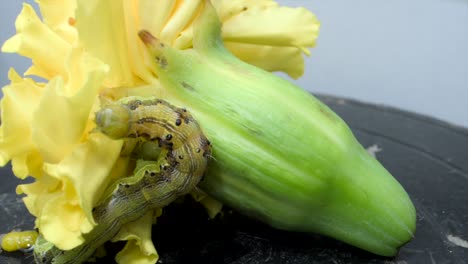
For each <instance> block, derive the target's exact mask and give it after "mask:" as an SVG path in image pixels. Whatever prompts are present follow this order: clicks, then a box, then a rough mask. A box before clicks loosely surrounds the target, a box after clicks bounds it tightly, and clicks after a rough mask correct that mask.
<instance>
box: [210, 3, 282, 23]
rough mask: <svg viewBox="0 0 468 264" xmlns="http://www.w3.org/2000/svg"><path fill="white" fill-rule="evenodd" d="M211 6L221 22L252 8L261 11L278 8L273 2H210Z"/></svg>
mask: <svg viewBox="0 0 468 264" xmlns="http://www.w3.org/2000/svg"><path fill="white" fill-rule="evenodd" d="M211 4H212V5H213V6H214V8H215V9H216V13H217V14H218V17H219V19H220V20H221V22H224V21H226V20H228V19H229V18H231V17H233V16H235V15H237V14H239V13H240V12H243V11H246V10H248V9H250V8H252V7H256V8H262V9H263V8H267V7H272V6H278V4H277V3H276V2H275V1H273V0H255V1H252V0H211Z"/></svg>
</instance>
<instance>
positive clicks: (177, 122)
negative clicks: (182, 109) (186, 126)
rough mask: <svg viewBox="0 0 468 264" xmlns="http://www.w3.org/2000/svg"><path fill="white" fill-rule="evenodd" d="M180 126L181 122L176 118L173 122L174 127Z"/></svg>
mask: <svg viewBox="0 0 468 264" xmlns="http://www.w3.org/2000/svg"><path fill="white" fill-rule="evenodd" d="M180 124H182V120H180V118H177V119H176V121H175V125H176V126H180Z"/></svg>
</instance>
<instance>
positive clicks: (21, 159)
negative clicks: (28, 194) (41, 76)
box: [0, 69, 43, 179]
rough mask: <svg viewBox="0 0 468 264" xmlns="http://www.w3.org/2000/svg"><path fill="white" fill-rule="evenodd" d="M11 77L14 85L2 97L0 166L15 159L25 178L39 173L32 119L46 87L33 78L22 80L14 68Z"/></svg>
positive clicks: (20, 174)
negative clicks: (32, 135) (33, 140)
mask: <svg viewBox="0 0 468 264" xmlns="http://www.w3.org/2000/svg"><path fill="white" fill-rule="evenodd" d="M8 76H9V79H10V80H11V84H10V85H7V86H5V87H4V88H3V98H2V100H1V109H2V111H1V120H2V123H1V127H0V133H1V137H0V165H1V166H4V165H5V164H6V163H7V162H8V161H10V160H13V171H14V173H15V175H16V176H17V177H19V178H22V179H24V178H25V177H27V176H28V175H29V174H34V175H37V160H38V159H40V157H38V152H37V148H36V146H35V145H34V144H33V142H32V140H31V121H32V118H33V115H32V113H33V112H34V111H35V109H36V107H37V104H38V103H37V102H38V100H39V98H40V97H41V95H42V91H43V89H42V87H41V86H40V85H38V84H37V83H36V82H34V81H33V80H31V79H22V78H21V77H20V76H19V75H18V74H17V73H16V72H15V71H14V70H13V69H10V71H9V73H8ZM29 161H33V162H32V163H30V162H29ZM32 171H34V172H33V173H31V172H32Z"/></svg>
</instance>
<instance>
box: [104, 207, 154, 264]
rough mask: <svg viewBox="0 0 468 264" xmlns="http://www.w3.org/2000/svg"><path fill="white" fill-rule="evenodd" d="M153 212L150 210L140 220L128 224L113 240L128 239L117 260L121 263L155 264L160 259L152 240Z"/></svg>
mask: <svg viewBox="0 0 468 264" xmlns="http://www.w3.org/2000/svg"><path fill="white" fill-rule="evenodd" d="M152 222H153V212H152V211H151V212H148V213H147V214H146V215H145V216H143V217H142V218H140V219H139V220H137V221H135V222H133V223H129V224H126V225H124V226H123V227H122V229H121V230H120V232H119V233H118V234H117V236H115V237H114V238H113V239H112V241H113V242H115V241H126V240H127V244H126V245H125V247H124V249H122V251H120V252H119V253H118V254H117V256H116V257H115V260H116V261H117V263H121V264H154V263H156V262H157V261H158V258H159V256H158V253H157V252H156V249H155V248H154V245H153V241H152V240H151V226H152Z"/></svg>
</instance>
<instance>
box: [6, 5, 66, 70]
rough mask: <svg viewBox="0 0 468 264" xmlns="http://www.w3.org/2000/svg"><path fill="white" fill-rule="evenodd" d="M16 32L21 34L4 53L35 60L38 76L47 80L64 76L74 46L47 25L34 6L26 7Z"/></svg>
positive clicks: (20, 16) (9, 43) (18, 19)
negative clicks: (56, 76) (67, 58)
mask: <svg viewBox="0 0 468 264" xmlns="http://www.w3.org/2000/svg"><path fill="white" fill-rule="evenodd" d="M16 30H17V34H16V35H14V36H13V37H11V38H10V39H8V40H7V41H6V42H5V43H4V44H3V46H2V51H3V52H12V53H14V52H16V53H19V54H21V55H23V56H26V57H29V58H31V59H32V62H33V64H34V66H35V69H36V70H35V72H36V73H37V74H38V75H39V76H41V77H44V78H46V79H50V78H52V77H54V76H55V75H63V73H64V61H65V58H66V57H67V54H68V52H69V51H70V49H71V45H70V44H69V43H67V42H66V41H64V40H63V39H61V38H60V37H59V36H58V35H57V34H56V33H55V32H53V31H52V30H51V29H50V28H49V27H47V26H46V25H44V24H43V23H42V22H41V21H40V20H39V18H38V17H37V15H36V13H35V12H34V9H33V8H32V7H31V6H30V5H28V4H24V5H23V10H22V11H21V13H20V15H19V16H18V18H17V19H16Z"/></svg>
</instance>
